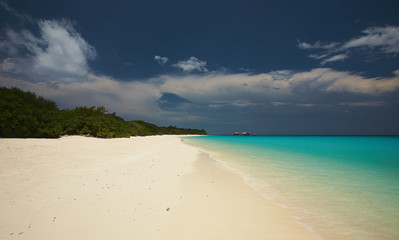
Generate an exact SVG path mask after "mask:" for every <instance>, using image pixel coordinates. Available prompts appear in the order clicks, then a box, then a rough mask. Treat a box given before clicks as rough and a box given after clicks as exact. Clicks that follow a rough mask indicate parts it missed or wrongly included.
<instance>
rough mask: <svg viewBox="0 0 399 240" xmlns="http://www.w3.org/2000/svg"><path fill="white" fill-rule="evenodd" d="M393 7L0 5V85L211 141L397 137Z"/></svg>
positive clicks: (398, 33) (398, 82) (398, 49)
mask: <svg viewBox="0 0 399 240" xmlns="http://www.w3.org/2000/svg"><path fill="white" fill-rule="evenodd" d="M398 10H399V2H398V1H215V0H214V1H96V2H90V1H54V0H52V1H41V0H34V1H33V0H32V1H30V0H24V1H20V0H13V1H4V0H2V1H1V5H0V63H1V68H0V85H2V86H18V87H20V88H22V89H25V90H30V91H35V92H37V93H38V94H40V95H44V96H45V97H47V98H50V99H53V100H55V101H56V102H57V103H58V104H59V105H60V107H63V108H72V107H75V106H81V105H104V106H105V107H107V108H108V109H110V111H116V112H117V114H119V115H121V116H123V117H124V118H125V119H127V120H130V119H143V120H147V121H152V122H154V123H157V124H161V125H162V124H165V125H169V124H173V125H178V126H182V127H196V128H205V129H206V130H208V132H210V133H215V134H216V133H230V132H232V131H244V130H245V131H252V132H257V133H258V134H399V125H398V124H397V122H399V121H398V120H399V110H398V109H399V108H398V107H399V100H398V99H399V91H398V89H399V71H398V70H399V17H398V14H397V13H398ZM395 71H396V72H395Z"/></svg>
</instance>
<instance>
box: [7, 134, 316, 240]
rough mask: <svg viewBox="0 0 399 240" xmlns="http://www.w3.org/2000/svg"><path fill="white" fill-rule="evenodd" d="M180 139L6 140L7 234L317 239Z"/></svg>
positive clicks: (11, 236)
mask: <svg viewBox="0 0 399 240" xmlns="http://www.w3.org/2000/svg"><path fill="white" fill-rule="evenodd" d="M182 137H186V136H172V135H169V136H149V137H137V138H136V137H132V138H130V139H96V138H88V137H81V136H68V137H62V138H60V139H0V164H1V165H0V166H1V167H0V211H1V212H2V216H0V239H14V238H18V239H78V240H79V239H88V238H91V239H110V238H115V239H126V238H135V239H204V238H206V239H222V238H224V239H248V238H250V239H287V238H288V239H317V237H316V235H315V234H313V233H312V232H310V231H309V230H308V229H306V227H305V226H302V225H300V224H299V223H297V222H296V221H295V220H294V219H293V218H292V217H291V216H289V214H288V213H287V212H286V211H285V210H284V209H283V208H282V207H279V206H277V205H275V204H274V203H272V202H268V200H267V199H265V198H263V197H262V196H261V195H260V193H258V192H256V191H255V190H254V189H252V188H251V187H250V186H248V185H246V184H245V183H244V182H243V180H242V179H240V178H239V177H238V176H236V175H235V174H233V173H231V172H228V171H227V170H225V169H223V168H222V167H221V166H217V164H216V161H215V160H213V159H211V158H210V157H209V156H207V155H206V154H205V153H201V150H200V149H199V148H195V147H193V146H191V145H188V144H186V143H184V141H183V138H182Z"/></svg>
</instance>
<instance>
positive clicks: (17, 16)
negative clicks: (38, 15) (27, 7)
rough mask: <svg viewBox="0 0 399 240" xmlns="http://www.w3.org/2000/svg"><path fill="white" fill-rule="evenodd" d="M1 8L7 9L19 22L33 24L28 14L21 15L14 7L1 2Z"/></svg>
mask: <svg viewBox="0 0 399 240" xmlns="http://www.w3.org/2000/svg"><path fill="white" fill-rule="evenodd" d="M0 6H1V7H2V8H3V9H5V10H6V11H7V12H9V13H11V14H12V15H14V17H16V18H17V19H18V20H19V21H21V22H24V21H29V22H32V18H31V17H30V16H29V15H27V14H21V13H19V12H18V11H16V10H15V9H13V8H12V7H10V6H9V5H8V4H7V3H6V2H4V1H0Z"/></svg>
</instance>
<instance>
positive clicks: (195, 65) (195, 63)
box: [173, 57, 208, 72]
mask: <svg viewBox="0 0 399 240" xmlns="http://www.w3.org/2000/svg"><path fill="white" fill-rule="evenodd" d="M173 66H174V67H177V68H180V69H182V70H183V71H184V72H192V71H195V70H197V71H199V72H207V71H208V69H206V68H205V66H206V62H205V61H202V60H199V59H198V58H196V57H190V58H189V59H187V60H185V61H179V62H178V63H176V64H173Z"/></svg>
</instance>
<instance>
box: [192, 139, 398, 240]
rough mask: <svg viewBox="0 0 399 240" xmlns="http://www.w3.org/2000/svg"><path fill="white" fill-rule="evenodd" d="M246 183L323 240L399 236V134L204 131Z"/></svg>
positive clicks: (215, 152)
mask: <svg viewBox="0 0 399 240" xmlns="http://www.w3.org/2000/svg"><path fill="white" fill-rule="evenodd" d="M185 141H186V142H187V143H189V144H192V145H195V146H197V147H200V148H201V149H203V150H204V151H206V152H208V153H210V156H211V157H212V158H213V159H215V160H217V161H218V162H219V163H220V164H222V165H223V166H224V167H226V168H228V169H230V170H232V171H234V172H235V173H237V174H239V175H241V176H242V177H243V179H244V181H245V183H246V184H248V185H250V186H251V187H253V188H254V189H255V190H256V191H258V192H260V193H261V194H262V195H263V196H264V197H265V198H267V199H269V200H271V201H273V202H275V203H277V204H279V205H281V206H282V207H284V208H285V209H286V210H287V211H288V212H289V213H290V214H291V216H292V217H294V218H295V219H296V221H298V222H300V223H301V224H303V225H305V226H306V227H308V228H309V229H310V230H311V231H314V232H315V233H316V234H318V235H319V236H320V238H321V239H325V240H328V239H362V240H365V239H396V240H397V239H399V137H388V136H381V137H375V136H201V137H187V138H185Z"/></svg>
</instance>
